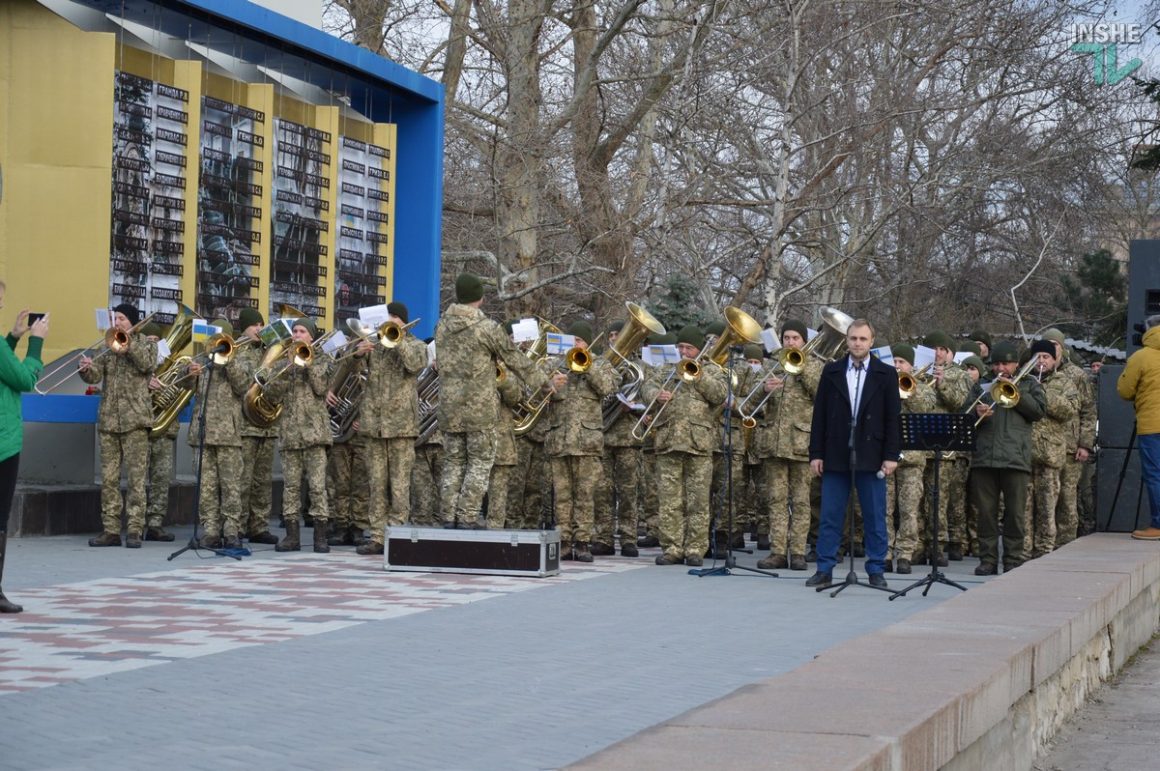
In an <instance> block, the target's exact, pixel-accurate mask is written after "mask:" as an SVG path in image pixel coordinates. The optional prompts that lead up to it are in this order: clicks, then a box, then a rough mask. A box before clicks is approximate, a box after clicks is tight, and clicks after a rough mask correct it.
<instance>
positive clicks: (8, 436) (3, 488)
mask: <svg viewBox="0 0 1160 771" xmlns="http://www.w3.org/2000/svg"><path fill="white" fill-rule="evenodd" d="M5 291H6V287H5V285H4V283H3V282H2V281H0V308H3V307H4V293H5ZM26 332H27V333H29V335H28V353H27V354H26V355H25V356H24V361H21V360H20V359H19V358H17V356H16V345H17V343H19V342H20V338H21V337H23V336H24V334H25V333H26ZM46 334H48V314H47V313H46V314H44V315H43V316H41V317H40V318H39V319H37V321H36V323H35V324H33V325H32V326H29V325H28V311H27V310H22V311H20V313H19V314H17V316H16V325H15V326H13V327H12V331H11V332H10V333H9V334H8V337H7V343H8V344H7V345H0V584H2V583H3V580H4V555H5V553H6V552H7V550H8V514H9V512H10V511H11V510H12V495H13V493H15V492H16V474H17V471H18V470H19V468H20V448H21V446H22V445H23V444H24V419H23V417H22V416H21V413H20V394H22V393H24V392H26V391H31V390H32V389H33V387H34V386H35V385H36V379H37V378H38V377H40V371H41V370H42V369H43V368H44V364H43V362H42V361H41V358H40V351H41V348H42V347H43V345H44V336H45V335H46ZM22 610H24V608H23V607H21V606H20V605H17V604H16V603H14V602H11V601H10V600H9V599H8V598H7V597H5V596H4V589H3V587H2V586H0V613H19V612H20V611H22Z"/></svg>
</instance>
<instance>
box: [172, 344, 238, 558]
mask: <svg viewBox="0 0 1160 771" xmlns="http://www.w3.org/2000/svg"><path fill="white" fill-rule="evenodd" d="M206 369H207V370H208V373H209V374H207V375H206V379H205V395H204V396H203V397H202V400H201V409H200V410H198V415H197V484H196V485H195V487H194V489H193V535H192V536H191V537H190V539H189V543H187V544H186V545H185V546H182V547H181V548H180V549H178V550H177V551H175V552H173V553H172V554H170V555H169V557H167V558H166V561H167V562H172V561H173V560H174V559H175V558H176V557H178V556H180V555H182V554H185V553H186V552H187V551H191V550H192V551H194V552H198V556H201V554H200V552H201V551H202V549H204V550H206V551H210V552H213V553H214V554H216V555H217V556H219V557H233V558H234V559H236V560H238V561H239V562H241V560H242V558H241V556H240V555H238V554H231V553H230V552H229V551H226V550H225V549H211V548H210V547H208V546H202V545H201V543H200V542H199V541H198V539H197V526H198V524H199V523H200V522H201V464H202V461H203V460H204V459H205V412H206V407H207V406H208V405H209V388H210V386H211V385H213V371H214V369H216V367H214V364H213V354H212V353H211V354H210V357H209V362H208V363H207V364H206ZM214 494H215V495H216V494H217V491H216V490H215V491H214Z"/></svg>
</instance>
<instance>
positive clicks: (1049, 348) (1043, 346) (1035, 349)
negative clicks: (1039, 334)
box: [1031, 340, 1055, 359]
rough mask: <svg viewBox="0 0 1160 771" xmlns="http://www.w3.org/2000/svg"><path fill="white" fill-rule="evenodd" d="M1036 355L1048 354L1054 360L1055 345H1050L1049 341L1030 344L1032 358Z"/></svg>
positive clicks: (1037, 341)
mask: <svg viewBox="0 0 1160 771" xmlns="http://www.w3.org/2000/svg"><path fill="white" fill-rule="evenodd" d="M1037 353H1047V354H1050V355H1051V358H1053V359H1054V358H1055V344H1054V343H1052V342H1051V341H1050V340H1036V341H1035V342H1033V343H1032V344H1031V355H1032V356H1034V355H1035V354H1037Z"/></svg>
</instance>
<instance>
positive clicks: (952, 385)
mask: <svg viewBox="0 0 1160 771" xmlns="http://www.w3.org/2000/svg"><path fill="white" fill-rule="evenodd" d="M929 385H930V386H931V387H932V388H933V389H934V394H935V404H934V406H933V407H931V409H929V410H927V412H959V411H960V410H962V409H963V408H964V407H966V406H967V394H969V393H970V392H971V376H970V375H968V374H967V371H966V370H965V369H963V368H962V367H960V366H958V365H957V364H952V365H950V366H948V367H945V368H944V369H943V378H942V382H941V383H938V384H937V385H936V384H935V382H934V379H933V378H931V379H930V381H929Z"/></svg>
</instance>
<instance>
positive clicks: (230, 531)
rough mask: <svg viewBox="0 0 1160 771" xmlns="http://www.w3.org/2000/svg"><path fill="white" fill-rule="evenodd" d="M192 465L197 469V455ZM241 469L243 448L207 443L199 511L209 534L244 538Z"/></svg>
mask: <svg viewBox="0 0 1160 771" xmlns="http://www.w3.org/2000/svg"><path fill="white" fill-rule="evenodd" d="M193 462H194V465H195V467H196V464H197V457H196V454H195V456H194V460H193ZM241 467H242V448H241V447H219V446H217V445H212V444H207V445H206V446H205V448H204V449H203V451H202V457H201V495H200V496H198V499H197V511H198V519H199V520H200V523H201V529H202V531H204V533H205V534H206V535H218V536H224V537H226V538H233V537H235V536H239V535H242V533H241V532H240V529H241V526H242V477H241V476H239V475H238V469H240V468H241Z"/></svg>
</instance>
